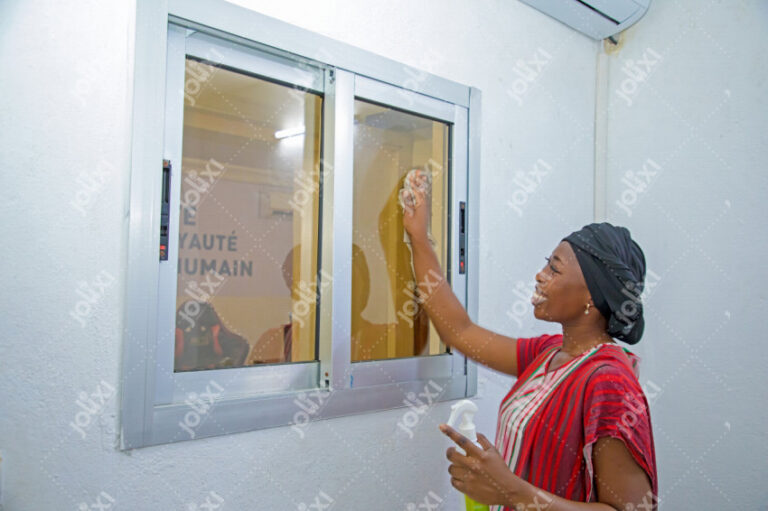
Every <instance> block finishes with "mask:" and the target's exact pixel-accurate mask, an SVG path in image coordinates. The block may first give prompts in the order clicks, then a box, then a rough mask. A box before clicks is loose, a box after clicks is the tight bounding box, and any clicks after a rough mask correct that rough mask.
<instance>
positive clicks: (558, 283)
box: [531, 241, 591, 323]
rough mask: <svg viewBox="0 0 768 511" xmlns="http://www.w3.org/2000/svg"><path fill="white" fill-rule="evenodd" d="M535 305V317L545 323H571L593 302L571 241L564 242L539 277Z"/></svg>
mask: <svg viewBox="0 0 768 511" xmlns="http://www.w3.org/2000/svg"><path fill="white" fill-rule="evenodd" d="M531 303H532V304H533V315H534V316H536V318H537V319H541V320H544V321H555V322H558V323H567V322H570V321H572V320H575V319H578V318H579V315H580V314H581V315H584V310H585V308H586V306H587V304H588V303H591V299H590V294H589V289H588V288H587V283H586V281H585V280H584V275H583V274H582V273H581V267H580V266H579V262H578V260H577V259H576V254H575V253H574V252H573V248H571V245H570V244H569V243H568V242H566V241H561V242H560V244H559V245H558V246H557V247H556V248H555V250H554V251H553V252H552V255H550V256H549V257H548V258H547V262H546V264H545V265H544V268H542V269H541V271H539V272H538V273H537V274H536V290H535V291H534V293H533V297H531Z"/></svg>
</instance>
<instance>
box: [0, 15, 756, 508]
mask: <svg viewBox="0 0 768 511" xmlns="http://www.w3.org/2000/svg"><path fill="white" fill-rule="evenodd" d="M241 3H244V4H245V5H248V6H249V7H251V8H253V9H255V10H259V11H261V12H264V13H266V14H269V15H273V16H275V17H278V18H282V19H284V20H287V21H289V22H292V23H295V24H298V25H301V26H304V27H306V28H309V29H311V30H314V31H317V32H320V33H323V34H326V35H329V36H331V37H334V38H337V39H340V40H343V41H345V42H348V43H350V44H354V45H357V46H360V47H362V48H365V49H368V50H371V51H374V52H376V53H379V54H382V55H385V56H387V57H390V58H392V59H396V60H399V61H402V62H404V63H406V64H409V65H412V66H416V67H419V68H423V69H425V70H427V71H431V72H434V73H436V74H438V75H442V76H445V77H448V78H451V79H454V80H456V81H459V82H462V83H466V84H469V85H474V86H477V87H479V88H480V89H482V91H483V125H482V130H483V145H482V160H483V164H482V177H481V180H482V190H483V191H482V198H483V200H482V203H481V205H480V215H481V218H482V226H481V231H482V232H481V246H480V254H481V255H480V257H481V261H480V267H481V273H480V290H481V296H480V310H481V312H480V318H479V321H480V323H481V324H483V325H485V326H488V327H490V328H494V329H497V330H500V331H503V332H507V333H509V334H517V335H520V334H523V335H525V334H532V333H537V332H542V331H552V328H551V326H549V325H535V324H534V323H533V320H532V319H531V318H530V309H529V308H527V307H528V305H527V301H526V299H524V298H523V299H519V298H518V297H517V296H516V295H511V294H510V290H511V289H515V286H516V285H518V284H519V285H521V286H529V285H530V283H532V281H533V275H534V273H535V271H536V269H537V268H538V267H539V266H540V264H541V261H542V258H543V257H544V256H545V255H547V254H548V253H549V251H550V250H551V249H552V248H553V247H554V246H555V245H556V244H557V242H558V241H559V239H560V238H562V236H564V235H566V234H567V233H569V232H570V231H571V230H573V229H575V228H577V227H579V226H581V225H582V224H584V223H586V222H588V221H590V219H591V211H592V192H591V190H592V168H593V149H592V147H593V132H594V122H593V118H594V91H595V60H596V51H597V47H596V44H595V43H594V42H591V41H589V40H588V39H586V38H584V37H582V36H579V35H578V34H575V33H573V32H572V31H570V30H568V29H567V28H565V27H563V26H560V25H559V24H557V23H556V22H554V21H552V20H550V19H548V18H546V17H544V16H542V15H541V14H539V13H537V12H535V11H533V10H531V9H530V8H528V7H526V6H524V5H522V4H520V3H517V2H509V1H503V0H496V1H481V2H480V1H479V2H471V3H469V2H463V1H459V0H452V1H441V0H429V1H423V2H410V1H405V0H398V1H391V2H380V1H375V0H364V1H360V0H345V1H343V2H342V1H340V2H334V3H333V5H328V3H327V2H313V1H309V0H306V1H304V0H302V1H285V2H268V1H256V0H254V1H249V2H241ZM133 19H134V5H133V2H129V1H120V2H117V1H115V2H98V1H95V0H93V1H90V2H86V1H82V2H80V3H79V4H78V5H77V6H76V7H75V6H72V5H66V4H65V3H61V2H55V1H52V0H47V1H46V0H37V1H36V0H26V1H21V0H5V1H4V2H2V4H0V41H1V43H0V76H1V77H2V79H0V92H2V94H0V133H1V134H2V136H1V137H0V168H1V169H2V187H1V188H0V189H1V190H2V191H1V192H0V193H1V194H2V200H0V211H2V218H3V221H2V224H1V226H0V236H1V237H2V239H3V240H5V243H4V244H3V248H2V260H3V261H4V263H5V264H4V265H3V270H2V272H3V273H2V283H3V292H2V297H1V298H0V310H2V311H3V313H2V318H3V319H2V324H3V326H4V329H5V330H4V335H3V336H2V343H1V344H0V350H1V351H0V388H1V389H2V399H0V454H1V455H2V458H3V461H2V465H0V471H2V477H3V496H2V498H3V502H4V509H9V510H42V509H76V508H78V505H79V504H81V503H85V504H94V503H95V502H96V501H97V499H98V498H101V499H102V502H104V503H106V502H108V499H107V498H106V497H105V496H104V494H106V495H108V496H109V497H110V498H112V499H114V501H115V502H114V504H113V508H114V509H131V510H138V509H196V508H195V507H194V505H197V506H199V505H200V504H202V503H204V502H205V498H206V496H210V492H211V491H214V492H216V494H217V495H220V496H221V497H222V498H223V499H224V507H223V508H222V509H252V508H255V507H256V506H258V507H259V508H260V509H261V508H263V509H297V508H299V505H300V504H301V503H302V502H303V503H307V504H312V503H313V502H314V498H315V496H316V495H317V494H318V492H320V491H323V492H325V493H326V494H327V495H329V496H331V497H333V498H334V499H335V500H336V502H337V504H336V506H335V507H334V508H333V509H344V510H346V509H357V508H361V509H372V510H378V509H380V510H385V511H391V510H396V509H406V506H407V504H408V503H409V502H413V503H420V502H422V501H423V500H424V498H425V497H426V496H427V494H428V492H430V491H431V492H434V493H435V494H437V495H439V496H440V498H441V499H443V501H444V502H445V504H444V506H443V509H459V508H460V507H461V506H462V505H463V504H462V503H461V501H460V499H459V495H458V494H457V493H456V492H455V491H453V490H452V489H451V488H450V485H449V482H448V475H447V472H446V467H447V463H446V461H445V460H444V457H443V455H444V450H445V449H446V448H447V447H448V445H449V442H448V441H447V440H446V439H444V437H442V435H440V434H439V432H438V431H437V429H436V426H437V424H438V423H439V422H440V421H443V420H444V418H445V417H446V416H447V409H448V406H449V405H448V404H443V405H440V406H438V407H436V408H435V409H434V410H433V411H432V412H430V414H429V415H428V417H427V418H426V419H425V420H424V421H423V423H422V425H421V426H420V427H419V428H418V430H417V433H416V438H414V439H413V440H409V439H407V438H406V437H404V436H403V435H402V434H398V433H397V428H396V423H397V421H398V420H399V419H400V417H401V416H402V414H403V410H394V411H390V412H383V413H376V414H368V415H361V416H356V417H349V418H343V419H337V420H329V421H322V422H319V423H315V424H313V425H312V426H311V428H309V429H308V430H307V436H306V438H304V439H303V440H299V439H298V438H297V437H296V435H295V433H293V432H292V431H291V430H290V429H288V428H281V429H272V430H265V431H257V432H252V433H247V434H241V435H233V436H229V437H220V438H212V439H205V440H197V441H192V442H184V443H179V444H174V445H167V446H160V447H152V448H146V449H139V450H135V451H132V452H129V453H122V452H118V451H116V450H115V448H114V442H115V439H116V435H115V416H116V410H117V408H118V403H117V399H116V398H115V397H111V398H109V399H108V400H107V402H106V404H105V405H104V406H103V407H100V408H99V411H98V412H97V413H96V414H95V415H94V416H93V422H92V423H91V425H90V426H89V427H88V428H86V430H85V433H86V434H85V438H83V437H82V436H81V435H80V434H79V433H77V432H75V431H74V430H73V429H72V428H71V427H70V426H69V423H70V422H72V421H74V420H75V415H76V414H77V413H78V412H79V411H81V408H80V407H79V406H78V405H77V404H76V400H77V399H78V398H79V395H80V393H81V392H87V393H93V392H95V390H96V389H97V387H98V386H99V385H101V386H102V389H104V388H106V387H105V385H108V386H110V387H114V388H119V386H120V353H121V345H122V343H123V342H126V341H128V342H129V341H130V340H129V339H125V338H124V337H123V335H122V316H123V295H124V286H125V282H124V269H125V262H126V233H127V230H126V228H127V223H126V216H125V213H126V210H127V199H128V186H127V185H128V182H129V180H128V177H129V176H128V169H129V168H130V165H129V163H130V162H129V148H130V144H131V140H130V137H129V134H130V129H129V128H130V122H131V119H130V107H131V90H132V58H133V57H132V56H133V48H134V43H133V34H134V27H133ZM425 49H430V50H433V53H432V54H431V55H429V57H428V58H427V56H426V52H425V51H424V50H425ZM435 55H437V57H435ZM534 58H536V59H538V60H539V61H540V62H546V64H542V65H544V67H543V69H542V70H541V72H540V73H538V74H537V75H535V76H534V75H532V74H528V73H529V71H527V70H525V68H524V67H521V66H520V65H519V64H518V61H519V60H523V61H531V60H534ZM516 66H518V67H517V68H516ZM523 66H524V65H523ZM528 67H529V68H530V67H533V64H530V65H529V66H528ZM514 69H517V70H518V71H519V73H521V74H524V75H526V76H527V77H528V79H529V80H531V81H530V82H526V81H519V80H518V79H519V78H520V74H518V73H516V72H515V71H514ZM516 80H518V81H516ZM735 90H736V88H735V87H734V91H735ZM515 91H516V92H517V98H515V97H513V96H512V95H511V94H512V93H515ZM161 114H162V113H161V112H159V113H158V115H161ZM539 159H543V160H544V164H546V166H545V165H544V164H542V163H540V164H539V168H540V170H542V171H546V170H547V168H549V170H548V171H547V172H546V174H545V175H544V176H543V177H542V181H541V183H540V184H538V185H537V186H536V187H535V189H534V187H532V186H529V185H528V184H525V186H526V187H528V188H527V190H528V191H524V190H523V188H520V185H515V184H512V178H513V177H514V173H515V172H518V171H522V172H526V173H527V172H529V171H531V169H532V168H533V166H534V164H535V163H536V162H537V160H539ZM547 166H548V167H547ZM518 181H520V182H524V181H523V180H520V179H519V180H518ZM512 197H513V198H515V200H517V202H516V203H514V205H515V208H517V209H515V208H512V207H510V206H509V205H508V204H507V200H509V199H510V198H512ZM733 200H734V202H735V194H734V197H733ZM73 203H74V204H76V205H77V206H73ZM99 275H101V277H102V279H104V278H107V279H109V277H113V278H114V282H112V283H111V285H109V286H108V287H107V288H106V289H105V291H104V293H103V295H102V296H100V297H98V298H97V299H96V303H95V304H94V305H93V306H92V310H91V311H90V314H89V315H88V316H87V317H86V318H85V320H84V321H82V324H81V322H79V321H78V320H75V319H73V318H72V317H71V316H70V311H72V310H73V309H74V307H75V306H76V304H77V303H78V301H80V300H81V297H80V296H78V294H77V289H78V285H79V283H80V282H81V281H86V282H93V281H94V279H96V278H97V277H99ZM522 294H523V295H527V294H529V293H528V291H523V293H522ZM518 300H519V301H518ZM736 311H737V310H736V308H735V307H734V314H735V313H736ZM742 313H743V312H742ZM545 328H546V330H544V329H545ZM102 382H104V383H102ZM510 383H511V382H510V379H509V378H502V377H499V376H497V375H495V374H491V373H489V372H486V371H484V372H481V385H480V399H479V405H480V406H481V410H482V416H481V417H480V418H479V420H478V424H479V426H478V429H479V431H481V432H485V433H486V434H488V435H493V434H494V432H495V418H496V409H497V407H498V404H499V401H500V399H501V398H502V397H503V395H504V393H505V392H506V391H507V390H508V388H509V385H510ZM733 385H737V382H733ZM102 492H104V494H102ZM100 495H101V497H99V496H100ZM191 506H192V507H191ZM198 508H199V507H198Z"/></svg>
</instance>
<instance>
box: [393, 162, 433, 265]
mask: <svg viewBox="0 0 768 511" xmlns="http://www.w3.org/2000/svg"><path fill="white" fill-rule="evenodd" d="M419 175H421V176H423V177H424V178H425V179H424V184H423V185H421V186H423V187H424V189H423V190H420V191H422V192H423V193H424V197H425V199H426V201H427V238H428V239H429V242H430V243H431V244H432V246H435V240H434V239H432V173H431V172H429V171H427V170H424V169H422V168H415V169H411V170H409V171H408V174H406V175H405V182H404V183H403V189H402V190H401V193H400V194H398V199H399V201H400V207H402V208H403V210H404V211H405V210H408V209H412V208H415V207H416V205H417V204H416V194H415V193H414V191H413V186H414V184H413V183H412V182H411V181H414V182H416V181H418V177H419ZM416 186H419V185H418V183H417V184H416ZM403 241H404V242H405V244H406V245H408V250H409V251H410V252H411V270H412V271H413V274H414V276H415V275H416V270H415V269H414V267H413V247H412V246H411V237H410V236H409V235H408V231H406V230H405V229H403Z"/></svg>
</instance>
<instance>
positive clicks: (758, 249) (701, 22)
mask: <svg viewBox="0 0 768 511" xmlns="http://www.w3.org/2000/svg"><path fill="white" fill-rule="evenodd" d="M767 21H768V3H766V2H764V1H758V0H752V1H749V0H738V1H731V2H710V1H707V2H701V1H699V0H682V1H680V0H677V1H674V2H664V1H656V2H653V4H652V6H651V9H650V11H649V13H648V14H647V16H646V17H645V18H644V19H643V20H642V21H641V22H640V23H639V24H638V25H636V26H635V27H633V28H631V29H630V30H629V31H628V32H626V33H625V34H624V38H623V47H622V48H621V49H620V50H619V52H618V53H617V54H615V55H613V56H611V57H608V62H609V63H608V69H609V72H608V76H607V78H608V80H609V82H608V90H609V103H608V105H609V109H608V126H607V132H608V138H607V141H608V151H607V154H606V158H607V159H606V162H607V168H608V187H607V189H608V196H607V204H608V218H609V220H610V221H611V222H614V223H617V224H624V225H627V226H628V227H629V228H630V230H631V231H632V233H633V235H634V236H636V238H637V239H638V240H639V242H640V243H641V244H642V246H643V248H644V249H645V254H646V258H647V262H648V268H649V270H651V271H652V272H653V273H654V274H655V275H657V276H658V277H655V276H652V275H650V273H649V277H648V282H649V283H656V285H655V286H654V287H653V288H652V289H651V290H649V293H650V294H649V296H648V299H647V315H646V318H647V319H646V325H647V329H646V333H645V336H644V339H643V341H642V342H641V343H640V344H639V345H638V346H637V348H638V349H637V352H638V353H639V354H640V355H641V356H643V357H644V362H643V364H644V370H643V371H644V372H643V375H642V376H643V377H642V378H641V379H642V381H643V383H644V384H646V385H647V390H648V389H650V390H651V391H652V392H653V393H654V394H656V397H655V398H652V405H651V416H652V420H653V426H654V434H655V439H656V454H657V458H658V463H659V475H660V496H661V499H662V509H670V510H671V509H693V508H694V507H695V508H696V509H764V508H765V506H766V502H767V501H768V498H767V497H766V495H767V494H766V488H765V474H766V472H768V461H766V460H767V459H768V448H767V447H766V446H767V445H768V428H767V427H766V424H768V411H767V409H766V406H765V404H766V398H768V391H766V388H768V371H766V366H767V365H768V351H767V350H766V349H765V347H764V343H763V338H764V334H763V333H762V330H763V325H762V323H763V321H764V320H765V317H766V291H765V286H766V283H767V282H768V266H767V265H766V261H765V254H766V249H768V243H766V224H765V222H766V220H767V219H768V205H766V201H765V193H766V191H767V190H768V173H766V160H768V99H766V86H767V85H768V57H767V56H766V53H765V48H766V47H768V24H766V22H767ZM649 49H650V51H649ZM651 52H653V53H655V54H657V55H658V56H659V57H660V59H659V58H657V57H655V56H654V55H653V53H651ZM643 53H646V57H650V59H646V60H658V63H657V64H654V65H652V66H651V71H650V74H649V76H647V77H645V79H644V80H642V81H637V83H636V85H637V87H636V88H635V85H633V84H632V83H629V82H626V83H625V81H626V80H629V75H628V74H627V72H625V71H623V70H622V69H624V68H625V67H627V61H628V60H634V61H637V60H638V59H639V58H640V57H642V55H643ZM649 64H650V62H649ZM645 66H646V64H641V67H643V69H645ZM635 76H640V75H637V74H636V75H635ZM617 90H619V91H621V90H625V91H635V92H634V95H632V96H630V100H631V101H632V104H631V105H630V104H629V102H628V101H627V100H626V99H624V98H622V97H621V96H620V94H619V93H618V92H617ZM649 158H650V159H652V160H653V161H654V162H655V163H656V164H658V165H659V166H660V167H661V169H660V170H657V169H656V168H654V167H653V166H652V165H650V164H648V165H647V169H648V170H650V171H655V172H656V175H655V176H650V175H649V176H648V177H652V179H651V180H650V184H649V185H647V187H646V189H645V190H643V191H642V192H638V193H637V195H636V196H635V195H633V194H632V192H631V191H630V189H629V185H627V184H626V182H624V181H623V178H625V177H626V172H628V171H634V172H637V171H639V170H640V169H641V167H642V165H643V163H644V162H646V161H647V159H649ZM641 179H645V178H644V177H642V178H641ZM630 182H632V180H630ZM633 186H634V187H635V188H640V186H639V185H637V184H635V185H633ZM622 200H624V205H623V206H622V205H619V204H617V203H616V201H620V202H621V201H622ZM633 201H634V203H633V204H631V205H630V206H629V207H626V204H627V203H632V202H633ZM649 382H650V383H649ZM694 503H696V504H699V506H694V505H693V504H694Z"/></svg>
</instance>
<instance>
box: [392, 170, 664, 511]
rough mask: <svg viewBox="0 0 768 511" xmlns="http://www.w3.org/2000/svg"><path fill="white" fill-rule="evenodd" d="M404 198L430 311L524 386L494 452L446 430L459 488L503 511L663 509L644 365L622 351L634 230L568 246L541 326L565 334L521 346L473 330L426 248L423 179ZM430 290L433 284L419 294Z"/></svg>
mask: <svg viewBox="0 0 768 511" xmlns="http://www.w3.org/2000/svg"><path fill="white" fill-rule="evenodd" d="M411 187H412V189H413V192H412V195H410V196H407V195H404V196H403V197H402V200H403V203H404V204H407V205H408V206H407V207H406V208H405V211H404V219H403V222H404V227H405V229H406V231H407V232H408V234H409V235H410V237H411V243H412V247H413V259H414V270H415V272H416V280H417V283H419V291H420V293H421V295H422V299H423V301H424V306H425V308H426V311H427V314H428V315H429V317H430V319H432V321H433V322H434V324H435V327H436V328H437V331H438V333H439V334H440V336H441V338H442V340H443V341H444V342H445V343H446V344H448V345H449V346H451V347H453V348H455V349H457V350H458V351H460V352H462V353H464V354H466V355H467V356H468V357H470V358H472V359H473V360H475V361H477V362H479V363H481V364H483V365H485V366H487V367H490V368H491V369H495V370H497V371H501V372H504V373H507V374H510V375H513V376H516V377H517V381H516V382H515V384H514V386H513V387H512V389H511V391H510V392H509V394H507V396H506V397H505V398H504V400H503V401H502V404H501V407H500V410H499V418H498V426H497V435H496V442H495V445H493V444H491V443H490V442H489V441H488V440H487V438H486V437H485V436H483V435H481V434H478V441H479V443H480V444H481V445H482V447H477V446H475V445H474V444H472V443H471V442H469V441H468V440H467V439H466V438H464V437H463V436H461V435H460V434H458V433H457V432H456V431H454V430H453V429H451V428H450V427H448V426H447V425H441V426H440V429H441V431H443V432H444V433H445V434H446V435H448V436H449V437H450V438H451V439H453V440H454V441H455V442H456V443H457V444H458V445H459V446H460V447H461V448H463V449H464V450H465V451H466V453H467V454H466V456H464V455H461V454H459V453H458V452H457V451H456V450H455V448H453V447H451V448H450V449H448V453H447V456H448V459H449V460H450V462H451V465H450V467H449V469H448V471H449V473H450V475H451V484H452V485H453V486H454V487H455V488H456V489H458V490H459V491H461V492H463V493H465V494H466V495H468V496H469V497H470V498H472V499H474V500H475V501H477V502H480V503H484V504H489V505H491V509H494V510H501V509H504V510H518V509H547V510H550V511H557V510H563V511H565V510H581V509H594V510H599V509H604V510H613V509H619V510H629V509H647V510H652V509H656V507H657V495H658V487H657V475H656V460H655V453H654V446H653V434H652V431H651V424H650V416H649V413H648V403H647V400H646V398H645V395H644V394H643V391H642V389H641V388H640V384H639V382H638V380H637V364H638V358H637V357H636V356H635V355H633V354H632V353H631V352H629V351H627V350H625V349H623V348H621V347H620V346H618V345H617V344H616V342H615V341H614V337H615V338H618V339H620V340H622V341H624V342H627V343H629V344H634V343H636V342H637V341H639V340H640V337H641V336H642V332H643V325H644V323H643V315H642V314H643V312H642V303H641V302H640V298H639V295H640V293H641V292H642V286H643V279H644V277H645V259H644V256H643V253H642V250H641V249H640V247H639V246H638V245H637V244H636V243H635V242H634V241H632V239H631V238H630V236H629V231H627V230H626V229H624V228H621V227H614V226H613V225H610V224H607V223H603V224H591V225H588V226H586V227H585V228H584V229H582V230H581V231H577V232H575V233H573V234H571V235H569V236H568V237H566V238H565V239H564V240H563V241H562V242H561V243H560V244H559V245H558V246H557V247H556V248H555V250H554V251H553V252H552V254H551V256H550V257H549V258H547V264H546V265H545V266H544V268H543V269H542V270H541V271H539V273H538V274H537V275H536V290H535V292H534V294H533V297H532V299H531V302H532V304H533V306H534V315H535V316H536V317H537V318H538V319H542V320H545V321H552V322H557V323H560V324H561V325H562V330H563V333H562V335H544V336H541V337H536V338H530V339H514V338H511V337H506V336H503V335H501V334H497V333H494V332H491V331H489V330H486V329H484V328H482V327H480V326H478V325H476V324H474V323H473V322H472V321H471V320H470V319H469V316H468V315H467V313H466V311H465V310H464V308H463V307H462V306H461V304H460V303H459V301H458V300H457V299H456V297H455V295H454V294H453V292H452V291H451V289H450V287H449V286H448V284H447V282H446V281H445V280H444V279H443V280H442V281H441V283H440V285H439V286H437V287H435V285H434V278H432V277H429V278H427V275H434V274H435V273H438V274H440V275H442V273H441V269H440V266H439V264H438V259H437V257H436V255H435V253H434V251H433V250H432V247H431V245H430V243H429V242H428V241H427V226H426V222H427V211H426V207H425V205H424V204H425V200H424V199H425V192H428V190H427V185H426V179H425V178H424V177H423V175H419V176H418V177H416V178H414V181H412V183H411ZM421 283H429V285H428V286H427V285H423V286H422V285H421Z"/></svg>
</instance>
